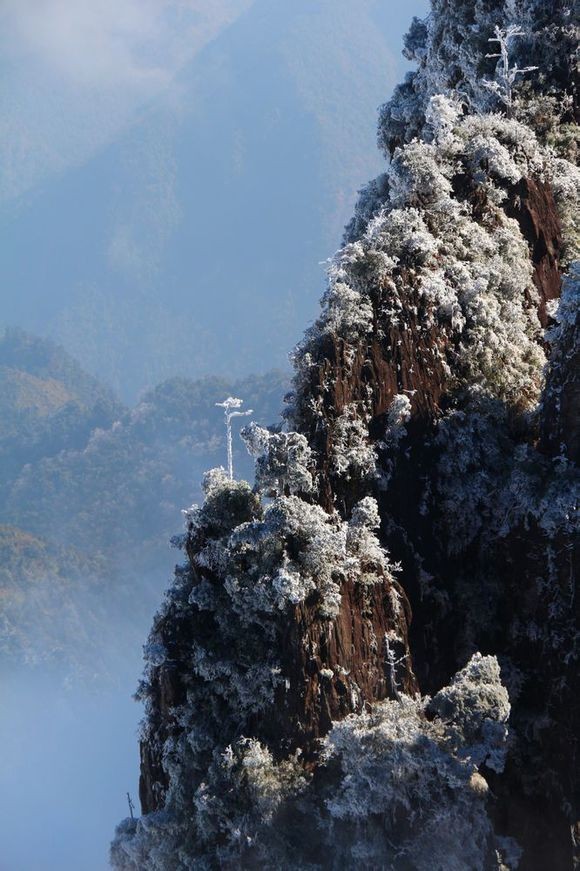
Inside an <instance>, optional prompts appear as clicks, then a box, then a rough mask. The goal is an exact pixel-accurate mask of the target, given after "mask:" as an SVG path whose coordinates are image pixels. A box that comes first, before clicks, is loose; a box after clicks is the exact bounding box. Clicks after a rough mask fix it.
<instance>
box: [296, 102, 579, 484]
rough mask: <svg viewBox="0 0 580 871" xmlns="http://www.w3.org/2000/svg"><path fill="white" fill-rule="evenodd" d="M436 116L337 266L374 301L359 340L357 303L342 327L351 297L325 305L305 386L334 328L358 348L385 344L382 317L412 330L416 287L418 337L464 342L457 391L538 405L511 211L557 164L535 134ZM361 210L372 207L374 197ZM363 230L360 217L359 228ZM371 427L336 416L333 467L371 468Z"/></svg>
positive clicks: (401, 156) (536, 364)
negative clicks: (511, 202)
mask: <svg viewBox="0 0 580 871" xmlns="http://www.w3.org/2000/svg"><path fill="white" fill-rule="evenodd" d="M430 107H431V112H430V114H429V118H430V124H431V125H432V129H433V130H436V133H434V141H433V142H424V141H423V142H421V141H418V140H416V141H413V142H411V143H409V144H408V145H405V146H403V147H402V148H399V149H397V150H396V152H395V154H394V156H393V160H392V162H391V165H390V167H389V172H388V186H386V187H385V188H384V190H385V191H386V194H385V196H386V199H385V200H383V201H382V202H380V203H377V204H376V208H375V213H374V216H372V217H371V218H370V220H368V221H367V223H366V225H365V229H364V233H363V235H362V236H361V237H360V238H359V239H357V240H356V241H350V239H349V241H347V243H346V244H345V246H344V248H342V249H341V250H340V251H339V252H338V253H337V255H336V256H335V258H334V261H333V270H334V272H335V273H336V274H339V275H340V276H341V282H342V283H343V284H344V286H345V287H346V286H348V287H350V288H352V289H353V291H354V292H356V294H359V295H362V296H363V298H364V299H365V306H357V307H355V309H354V310H355V311H356V312H357V317H359V316H360V317H359V320H357V330H356V333H353V330H352V328H351V326H352V322H353V321H352V316H351V314H348V312H349V311H351V308H352V304H351V300H350V299H349V300H346V301H345V320H342V319H341V317H339V316H338V314H337V306H338V304H339V303H340V302H341V300H343V298H342V297H337V296H336V295H334V296H332V302H331V303H329V297H328V296H327V298H326V302H327V305H326V307H325V308H324V309H323V314H322V316H321V317H320V319H319V321H318V322H317V324H316V325H315V327H314V328H313V330H311V331H310V332H309V333H308V334H307V337H306V339H305V341H304V343H303V345H302V346H301V348H300V349H299V351H298V354H297V355H296V365H297V368H298V379H297V384H298V385H300V383H301V379H303V378H304V377H305V376H304V375H303V374H302V373H303V372H304V371H306V370H308V368H309V367H311V366H312V365H313V361H314V360H315V359H316V355H317V348H318V347H324V346H323V344H321V343H323V341H324V336H325V335H326V334H327V333H328V332H329V331H331V332H332V333H333V335H335V336H338V337H339V338H340V339H342V340H344V341H346V342H351V343H353V342H354V343H355V346H356V344H357V343H360V342H368V341H370V339H371V336H374V337H376V336H377V332H376V330H375V322H376V320H377V316H378V315H380V324H381V332H382V333H383V334H384V333H385V331H386V325H388V324H389V323H390V324H392V326H393V327H394V328H396V329H404V326H403V324H404V318H403V312H404V307H405V302H404V301H405V298H406V296H407V294H408V286H409V282H411V284H412V285H413V287H415V288H416V290H417V292H418V294H419V299H420V301H421V309H420V311H417V318H418V321H419V323H418V328H419V330H423V331H426V330H430V329H432V328H433V327H434V326H436V327H437V328H438V330H439V331H440V333H441V334H442V335H447V336H448V337H449V341H450V342H453V344H454V345H455V348H456V351H455V353H454V354H453V356H451V357H450V358H449V360H448V362H449V364H451V363H453V368H454V371H455V375H454V377H455V379H456V382H457V384H456V386H457V388H458V389H463V390H465V389H469V390H471V389H474V388H476V389H477V390H478V391H484V392H485V393H486V394H487V395H489V396H490V397H495V398H497V399H501V400H502V401H506V402H508V403H510V404H514V405H518V406H519V407H526V406H527V407H530V406H532V405H533V404H534V403H535V402H536V401H537V399H538V396H539V392H540V389H541V384H542V373H543V367H544V365H545V356H544V352H543V350H542V347H541V344H540V323H539V320H538V315H537V291H536V289H535V287H534V284H533V280H532V265H531V261H530V254H529V249H528V246H527V243H526V241H525V239H524V238H523V236H522V233H521V230H520V227H519V225H518V224H517V222H516V221H515V219H513V218H511V217H508V216H507V215H506V214H505V212H504V211H503V209H502V208H501V206H502V203H503V202H504V201H505V199H506V196H507V192H508V191H510V190H512V189H513V187H514V185H517V184H518V183H519V182H520V180H521V179H523V178H526V177H529V176H534V175H541V174H542V173H543V172H544V171H548V166H549V161H548V155H547V153H546V152H545V150H543V148H542V147H541V146H540V144H539V143H538V142H537V140H536V138H535V136H534V134H533V132H532V131H531V130H530V129H529V128H528V127H526V126H525V125H522V124H520V123H519V122H517V121H515V120H513V119H507V118H504V117H502V116H501V115H486V116H476V115H467V116H465V117H463V116H459V114H458V110H457V108H456V106H454V105H452V104H450V102H449V100H447V99H445V98H441V99H439V100H437V99H434V100H432V101H431V103H430ZM437 118H439V120H436V119H437ZM454 122H455V123H454ZM452 125H453V126H452ZM458 178H461V185H462V186H463V188H464V189H465V190H466V191H468V192H469V191H470V192H471V194H470V195H473V196H477V197H478V198H480V199H482V201H484V202H485V203H486V206H487V212H488V218H487V219H485V220H483V219H482V218H481V216H480V215H479V214H476V213H474V211H473V207H472V205H471V204H470V203H469V201H468V200H465V199H464V198H463V197H464V195H461V196H459V195H458V194H457V192H456V186H457V179H458ZM568 191H570V187H569V186H568ZM363 209H365V210H367V209H368V206H367V203H366V200H365V202H364V204H363ZM367 214H368V212H367ZM362 223H363V221H362V216H361V215H359V217H358V219H357V222H356V226H357V227H358V228H360V227H361V225H362ZM343 301H344V300H343ZM369 306H370V309H369ZM367 309H368V312H367ZM365 312H367V314H364V313H365ZM371 312H374V314H371ZM363 315H364V317H365V318H366V323H364V324H363V321H362V316H363ZM363 327H364V330H365V331H364V332H363V329H362V328H363ZM381 332H379V333H378V336H379V337H380V335H381ZM446 363H447V361H446ZM298 389H300V388H299V387H298ZM365 424H366V420H365V418H364V414H361V413H360V411H358V410H357V409H356V408H354V407H353V406H349V407H348V408H345V409H344V411H343V412H342V413H341V416H340V417H339V418H338V419H337V422H336V424H335V428H336V430H337V434H336V436H335V439H336V444H337V456H336V457H335V468H336V469H337V470H338V471H340V473H341V474H344V475H347V476H348V475H353V474H354V471H355V468H356V469H358V470H359V472H358V474H360V471H361V470H363V469H366V470H370V469H371V465H372V464H371V456H370V451H369V449H368V447H367V448H366V449H365V447H364V444H365V439H366V434H365V432H364V429H365ZM349 445H352V448H349ZM357 454H358V457H357Z"/></svg>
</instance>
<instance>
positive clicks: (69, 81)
mask: <svg viewBox="0 0 580 871" xmlns="http://www.w3.org/2000/svg"><path fill="white" fill-rule="evenodd" d="M252 2H253V0H0V61H1V64H2V70H3V89H2V92H1V93H0V200H1V199H3V198H4V199H10V198H12V197H14V196H18V195H19V194H21V193H22V192H23V191H25V190H26V189H28V188H30V187H31V186H33V185H34V184H35V183H37V182H38V181H39V180H41V179H42V178H44V177H46V176H47V175H50V174H51V173H52V172H55V171H61V170H62V169H64V168H66V166H69V165H71V164H74V163H79V162H80V161H82V160H85V159H86V158H87V157H89V156H90V155H91V154H92V153H93V152H94V151H95V149H97V148H99V147H101V146H102V145H104V144H106V142H108V141H110V140H111V138H112V137H113V136H115V134H116V132H117V131H118V130H119V129H121V128H122V127H123V126H124V125H125V124H126V123H128V122H129V121H130V120H131V118H132V117H133V116H134V113H135V111H136V109H137V108H138V107H139V106H140V105H141V104H142V103H143V101H145V100H147V99H149V98H151V97H152V96H154V95H155V93H157V92H159V91H160V90H161V89H163V88H164V87H166V85H167V84H168V83H169V81H170V80H171V78H172V76H173V75H174V74H175V73H176V71H177V70H178V69H180V67H182V66H183V64H184V63H186V62H187V60H189V59H190V58H191V57H193V55H194V54H195V53H196V52H197V51H198V50H199V49H200V48H201V47H203V45H205V44H206V43H207V42H208V41H209V40H211V39H212V38H214V37H215V36H216V35H217V34H218V33H219V32H220V30H221V29H223V27H224V26H226V25H227V24H228V23H229V22H230V21H232V20H234V19H235V18H236V17H237V16H238V15H239V14H240V13H241V12H242V11H243V10H244V9H245V8H247V7H248V6H249V5H251V3H252Z"/></svg>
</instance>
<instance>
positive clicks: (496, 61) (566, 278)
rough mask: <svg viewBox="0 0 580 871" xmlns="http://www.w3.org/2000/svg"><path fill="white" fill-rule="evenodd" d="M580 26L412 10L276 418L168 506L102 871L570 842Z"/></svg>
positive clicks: (445, 863) (574, 796)
mask: <svg viewBox="0 0 580 871" xmlns="http://www.w3.org/2000/svg"><path fill="white" fill-rule="evenodd" d="M578 33H579V30H578V21H577V20H576V19H575V17H574V9H573V6H572V4H570V3H568V2H565V0H551V2H549V3H546V2H536V0H521V2H518V0H506V2H503V0H485V2H480V0H454V2H451V0H433V3H432V11H431V15H430V17H429V18H428V19H427V20H426V21H425V22H420V21H415V22H414V23H413V25H412V27H411V31H410V34H409V36H408V38H407V41H406V51H407V53H408V55H409V56H410V57H412V58H414V60H415V61H416V63H417V71H416V72H415V73H412V74H410V76H409V77H408V78H407V80H406V81H405V83H404V84H403V85H402V86H401V87H400V88H399V89H398V90H397V91H396V92H395V95H394V97H393V99H392V100H391V101H390V103H388V104H387V105H386V106H385V107H384V108H383V110H382V112H381V118H380V125H379V142H380V143H381V145H382V147H383V148H384V150H385V152H386V156H387V158H388V160H389V163H388V167H387V169H386V172H385V174H384V175H383V176H380V177H379V178H378V179H376V180H375V181H373V182H372V183H371V184H370V185H369V186H368V187H367V188H366V189H365V191H364V192H363V194H362V196H361V199H360V202H359V204H358V206H357V209H356V211H355V215H354V218H353V221H352V223H351V225H350V226H349V228H348V230H347V234H346V237H345V240H344V245H343V247H342V248H341V250H340V251H339V252H338V253H337V255H336V256H335V257H334V258H333V260H332V262H331V264H330V267H329V283H328V289H327V292H326V294H325V296H324V299H323V303H322V312H321V315H320V317H319V319H318V321H317V322H316V323H315V324H314V325H313V327H312V328H311V329H309V330H308V332H307V333H306V335H305V338H304V340H303V342H302V343H301V345H300V346H299V347H298V349H297V351H296V355H295V367H296V374H295V381H294V390H293V394H292V395H291V396H290V397H289V406H288V411H287V415H286V428H285V429H284V430H283V431H279V430H266V429H263V428H260V427H257V426H251V427H249V428H248V429H247V431H246V434H245V437H246V441H247V443H248V446H249V448H250V450H251V451H252V452H253V453H254V455H255V456H256V458H257V465H256V483H255V487H254V488H252V487H250V485H248V484H246V483H245V482H243V481H240V480H229V479H228V478H227V476H225V475H224V474H223V472H220V471H219V470H217V471H216V470H214V471H212V472H210V473H208V475H207V477H206V481H205V493H206V498H205V502H204V504H203V506H202V507H201V508H199V509H197V510H195V511H192V512H191V513H190V515H189V521H188V528H187V532H186V535H185V536H184V538H183V542H182V544H183V548H184V551H185V556H186V561H185V565H184V566H183V567H182V568H181V569H179V570H178V571H177V572H176V576H175V580H174V584H173V586H172V588H171V589H170V590H169V592H168V594H167V596H166V598H165V600H164V602H163V604H162V607H161V609H160V611H159V613H158V615H157V617H156V619H155V622H154V626H153V629H152V632H151V636H150V639H149V644H148V648H147V669H146V672H145V676H144V679H143V682H142V685H141V687H140V689H139V695H140V697H141V699H142V700H143V701H144V703H145V720H144V724H143V730H142V739H141V803H142V811H143V816H142V817H141V818H140V819H138V820H126V821H125V822H123V823H122V824H121V825H120V827H119V828H118V830H117V835H116V838H115V841H114V842H113V845H112V853H111V856H112V862H113V866H114V867H115V868H118V869H123V871H129V869H130V871H137V869H138V871H143V869H151V871H153V869H155V871H161V869H163V871H166V869H167V871H168V869H172V871H174V869H184V871H185V869H191V868H197V867H199V868H218V867H219V868H239V867H247V868H258V867H259V868H272V869H273V868H279V867H284V868H296V869H306V868H309V869H323V868H332V869H339V868H341V869H342V868H356V867H368V868H395V869H405V871H406V869H421V871H423V869H424V871H427V869H429V871H432V869H439V871H449V869H457V871H467V869H470V871H471V869H506V868H509V869H515V868H520V869H530V871H531V869H534V871H544V869H546V868H550V869H551V868H554V869H571V868H572V867H573V862H574V861H575V859H576V860H577V859H578V858H579V857H578V840H579V820H580V807H579V786H580V784H579V778H578V733H579V723H580V709H579V701H578V700H579V698H580V686H579V684H578V680H579V674H580V670H579V668H578V656H579V653H580V651H579V649H578V645H579V641H580V634H579V619H580V614H579V611H578V601H579V600H578V596H577V595H576V586H575V585H576V577H577V571H578V518H577V507H578V495H579V492H580V478H579V470H578V465H577V462H578V453H579V450H580V445H579V438H580V428H579V426H578V401H577V400H578V378H579V373H578V339H579V320H578V319H579V308H578V302H579V284H578V266H577V261H578V258H579V254H580V252H579V242H580V238H579V234H578V196H579V191H580V172H579V170H578V168H577V165H576V161H577V139H578V126H577V122H578V112H579V107H578V102H577V100H578V93H577V55H576V51H577V44H578ZM496 49H497V50H496Z"/></svg>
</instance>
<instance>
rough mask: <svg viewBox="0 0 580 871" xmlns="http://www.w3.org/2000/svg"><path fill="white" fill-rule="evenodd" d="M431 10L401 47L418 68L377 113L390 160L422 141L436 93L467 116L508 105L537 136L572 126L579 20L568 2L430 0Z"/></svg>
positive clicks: (416, 22) (384, 146) (413, 26)
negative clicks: (531, 125)
mask: <svg viewBox="0 0 580 871" xmlns="http://www.w3.org/2000/svg"><path fill="white" fill-rule="evenodd" d="M431 6H432V12H431V15H430V16H429V18H428V19H427V20H426V21H419V20H417V19H415V20H414V22H413V25H412V26H411V29H410V32H409V34H408V36H407V38H406V40H405V52H404V53H405V55H406V57H407V58H408V59H409V60H413V61H416V62H417V64H418V69H417V70H416V71H415V72H411V73H408V75H407V77H406V79H405V81H404V83H403V84H401V85H399V87H398V88H396V90H395V94H394V96H393V98H392V100H391V101H390V102H389V103H387V104H386V105H385V106H384V107H383V109H382V111H381V118H380V122H379V143H380V144H381V146H382V147H383V148H384V149H385V151H386V152H387V153H391V152H392V151H393V150H394V148H395V147H396V146H397V145H399V144H401V143H402V142H410V141H411V140H412V139H414V138H415V137H419V136H424V135H427V131H426V129H425V122H426V120H427V112H428V110H427V107H428V104H429V100H430V98H431V97H432V96H434V95H435V94H444V95H446V96H453V97H454V98H455V99H459V100H460V101H461V102H462V103H463V105H464V106H465V110H466V111H469V112H486V111H496V110H498V109H501V108H505V107H506V105H507V107H508V108H509V109H511V110H512V111H513V112H515V114H516V116H522V117H527V118H529V117H530V115H532V116H533V117H534V121H535V125H536V126H537V127H538V128H541V129H542V130H547V129H550V130H553V129H554V128H557V127H558V126H559V125H560V124H561V122H562V121H564V122H569V120H570V119H571V118H572V117H573V112H572V111H571V108H572V96H573V88H574V81H575V72H576V70H577V47H578V21H577V16H576V18H575V17H574V15H573V14H572V6H571V4H570V3H569V2H568V0H553V2H550V3H546V2H544V0H523V2H517V0H516V2H505V0H488V2H485V3H483V2H473V0H432V3H431ZM496 40H499V42H496ZM497 47H499V51H496V50H495V48H497ZM498 54H499V59H498V57H497V55H498ZM519 73H524V75H520V74H519ZM490 83H492V87H491V88H490Z"/></svg>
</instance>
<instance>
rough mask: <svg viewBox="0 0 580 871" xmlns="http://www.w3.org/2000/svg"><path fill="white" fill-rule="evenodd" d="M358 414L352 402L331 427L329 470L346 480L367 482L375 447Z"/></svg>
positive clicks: (373, 467)
mask: <svg viewBox="0 0 580 871" xmlns="http://www.w3.org/2000/svg"><path fill="white" fill-rule="evenodd" d="M359 415H360V412H359V411H358V409H357V408H356V407H355V406H354V405H348V406H346V408H345V409H344V411H343V412H342V414H341V415H340V416H339V417H337V418H336V420H335V421H334V425H333V428H332V447H331V462H332V471H333V472H334V474H336V475H339V476H341V477H344V478H345V479H346V480H347V481H351V480H355V481H369V480H372V477H373V476H374V474H375V462H376V455H375V449H374V447H373V445H372V443H371V441H370V439H369V433H368V428H367V426H366V423H365V419H364V417H363V419H362V420H361V417H360V416H359Z"/></svg>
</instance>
